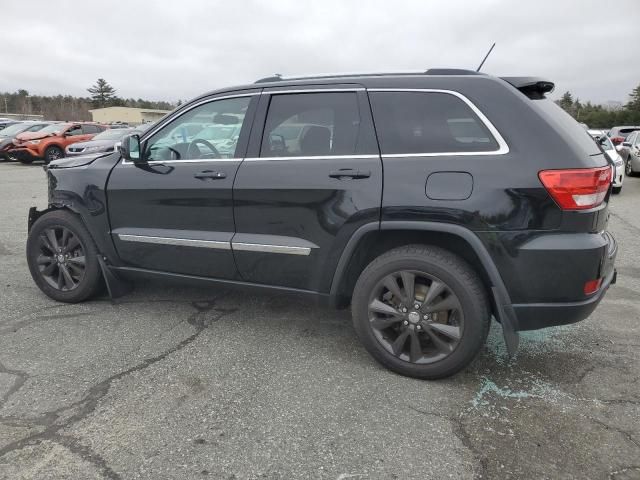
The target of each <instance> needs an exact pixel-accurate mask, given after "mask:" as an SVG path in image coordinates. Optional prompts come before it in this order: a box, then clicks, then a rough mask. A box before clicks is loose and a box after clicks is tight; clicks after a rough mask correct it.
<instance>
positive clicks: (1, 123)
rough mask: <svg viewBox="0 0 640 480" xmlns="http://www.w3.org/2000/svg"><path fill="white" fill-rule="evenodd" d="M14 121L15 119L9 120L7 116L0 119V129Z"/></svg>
mask: <svg viewBox="0 0 640 480" xmlns="http://www.w3.org/2000/svg"><path fill="white" fill-rule="evenodd" d="M16 123H18V121H17V120H9V119H8V118H6V119H2V120H0V131H2V130H4V129H5V128H7V127H9V126H11V125H14V124H16Z"/></svg>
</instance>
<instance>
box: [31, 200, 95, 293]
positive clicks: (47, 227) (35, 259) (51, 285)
mask: <svg viewBox="0 0 640 480" xmlns="http://www.w3.org/2000/svg"><path fill="white" fill-rule="evenodd" d="M27 262H28V264H29V271H30V272H31V276H32V277H33V280H34V281H35V282H36V285H38V287H39V288H40V290H42V291H43V292H44V293H45V294H46V295H48V296H49V297H51V298H53V299H54V300H58V301H60V302H69V303H76V302H81V301H82V300H85V299H86V298H88V297H89V296H91V295H93V294H95V293H96V292H97V291H98V289H99V286H100V265H99V264H98V258H97V249H96V247H95V245H94V243H93V239H92V238H91V236H90V235H89V232H88V231H87V229H86V228H85V226H84V224H83V223H82V222H81V221H80V219H78V217H76V216H75V215H74V214H72V213H70V212H66V211H63V210H57V211H52V212H49V213H45V214H44V215H43V216H41V217H40V218H39V219H38V220H37V221H36V222H35V223H34V224H33V227H31V231H30V232H29V237H28V239H27Z"/></svg>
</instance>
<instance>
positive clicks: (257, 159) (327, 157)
mask: <svg viewBox="0 0 640 480" xmlns="http://www.w3.org/2000/svg"><path fill="white" fill-rule="evenodd" d="M359 158H362V159H370V158H380V155H317V156H313V155H311V156H301V157H247V158H245V159H244V160H245V162H262V161H265V162H273V161H278V160H284V161H290V160H341V159H349V160H355V159H359Z"/></svg>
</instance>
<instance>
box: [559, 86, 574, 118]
mask: <svg viewBox="0 0 640 480" xmlns="http://www.w3.org/2000/svg"><path fill="white" fill-rule="evenodd" d="M558 105H560V106H561V107H562V108H563V109H564V110H565V111H567V112H569V113H572V112H573V95H571V93H570V92H569V91H566V92H564V94H563V95H562V98H560V101H559V102H558Z"/></svg>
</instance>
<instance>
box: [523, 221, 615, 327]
mask: <svg viewBox="0 0 640 480" xmlns="http://www.w3.org/2000/svg"><path fill="white" fill-rule="evenodd" d="M603 235H604V237H605V238H606V240H607V245H606V250H605V253H604V255H602V256H601V258H599V259H598V260H599V277H598V278H602V279H603V280H602V285H601V286H600V289H599V290H598V291H597V292H595V293H594V294H592V295H591V296H589V298H587V299H583V300H580V301H575V302H552V303H521V304H514V305H512V307H513V310H514V312H515V314H516V317H517V323H518V325H517V330H536V329H539V328H546V327H552V326H557V325H567V324H570V323H575V322H579V321H581V320H584V319H586V318H587V317H588V316H589V315H591V313H592V312H593V311H594V310H595V309H596V307H597V306H598V304H599V303H600V301H601V300H602V299H603V298H604V296H605V294H606V293H607V290H608V289H609V287H610V286H611V285H613V284H615V283H616V277H617V272H616V269H615V259H616V255H617V253H618V245H617V243H616V241H615V239H614V238H613V236H612V235H611V234H609V233H606V232H605V233H604V234H603Z"/></svg>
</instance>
